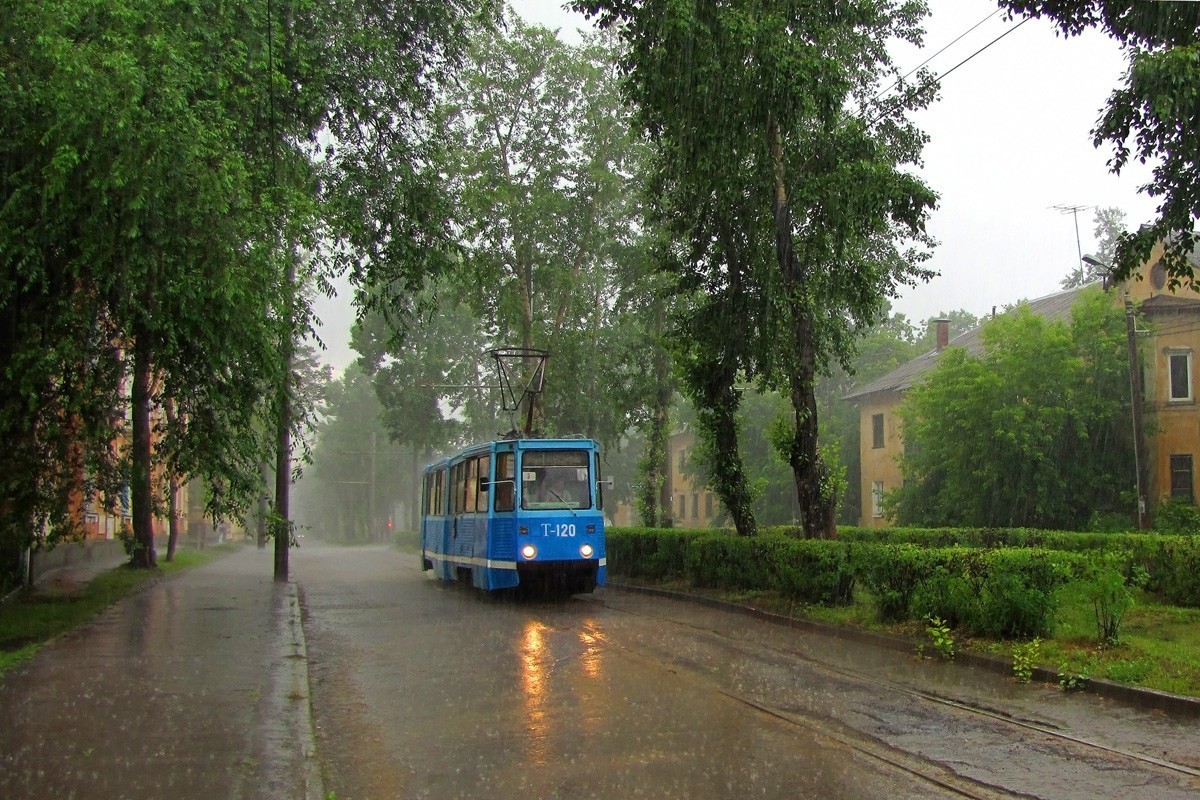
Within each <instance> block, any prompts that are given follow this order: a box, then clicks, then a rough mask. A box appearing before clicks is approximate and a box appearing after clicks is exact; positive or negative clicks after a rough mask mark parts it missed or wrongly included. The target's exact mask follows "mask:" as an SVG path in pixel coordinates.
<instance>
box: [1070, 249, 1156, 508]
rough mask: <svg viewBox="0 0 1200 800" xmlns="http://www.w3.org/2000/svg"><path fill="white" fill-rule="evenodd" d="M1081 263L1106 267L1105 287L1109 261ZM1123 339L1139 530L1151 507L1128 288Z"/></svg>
mask: <svg viewBox="0 0 1200 800" xmlns="http://www.w3.org/2000/svg"><path fill="white" fill-rule="evenodd" d="M1083 263H1085V264H1088V265H1090V266H1093V267H1100V268H1101V269H1103V270H1104V271H1105V273H1106V276H1105V278H1104V287H1105V289H1107V288H1108V287H1109V285H1110V280H1111V276H1112V265H1111V264H1108V263H1106V262H1104V261H1101V260H1100V259H1099V258H1097V257H1096V256H1093V255H1086V256H1084V257H1083ZM1125 342H1126V349H1127V350H1128V354H1129V395H1130V406H1131V416H1132V417H1133V471H1134V473H1135V478H1136V482H1137V484H1136V485H1137V519H1138V530H1139V531H1144V530H1148V529H1149V528H1150V508H1149V504H1148V503H1147V501H1146V484H1147V482H1148V481H1147V479H1146V442H1145V437H1144V436H1143V435H1142V404H1143V401H1144V399H1145V397H1144V395H1145V393H1144V392H1143V391H1142V370H1141V364H1140V362H1139V360H1138V350H1137V314H1136V311H1135V310H1134V307H1133V300H1132V299H1131V298H1130V297H1129V290H1128V289H1126V290H1125Z"/></svg>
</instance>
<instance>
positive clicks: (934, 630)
mask: <svg viewBox="0 0 1200 800" xmlns="http://www.w3.org/2000/svg"><path fill="white" fill-rule="evenodd" d="M925 621H926V622H927V623H929V624H928V625H927V626H926V627H925V633H926V634H927V635H928V636H929V638H930V640H931V641H932V642H933V649H934V651H935V652H936V653H937V654H938V657H939V658H941V659H943V660H945V661H952V660H953V659H954V635H953V634H952V633H951V632H950V626H949V625H947V624H946V622H945V621H944V620H942V619H941V618H939V617H926V619H925Z"/></svg>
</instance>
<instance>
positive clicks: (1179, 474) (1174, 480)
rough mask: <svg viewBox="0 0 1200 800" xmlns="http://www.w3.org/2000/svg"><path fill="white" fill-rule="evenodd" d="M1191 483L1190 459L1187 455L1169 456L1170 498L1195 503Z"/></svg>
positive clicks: (1194, 494)
mask: <svg viewBox="0 0 1200 800" xmlns="http://www.w3.org/2000/svg"><path fill="white" fill-rule="evenodd" d="M1193 486H1194V484H1193V482H1192V457H1191V455H1190V454H1188V455H1175V456H1171V497H1173V498H1175V499H1178V500H1185V501H1187V502H1189V503H1194V502H1196V493H1195V491H1194V490H1193V488H1192V487H1193Z"/></svg>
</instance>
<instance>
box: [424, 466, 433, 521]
mask: <svg viewBox="0 0 1200 800" xmlns="http://www.w3.org/2000/svg"><path fill="white" fill-rule="evenodd" d="M433 476H434V473H432V472H427V473H425V486H424V502H423V503H422V504H421V508H422V511H423V513H424V514H425V516H429V515H431V514H432V513H433Z"/></svg>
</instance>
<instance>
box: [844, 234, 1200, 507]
mask: <svg viewBox="0 0 1200 800" xmlns="http://www.w3.org/2000/svg"><path fill="white" fill-rule="evenodd" d="M1161 255H1162V251H1161V248H1158V249H1156V250H1155V252H1154V253H1153V254H1152V255H1151V258H1150V259H1149V260H1148V261H1147V262H1146V264H1145V265H1143V267H1142V269H1141V270H1140V271H1139V275H1140V277H1141V280H1138V279H1137V278H1135V279H1133V280H1130V281H1126V282H1125V283H1122V284H1119V285H1116V286H1113V287H1109V288H1107V289H1106V290H1107V291H1108V292H1109V293H1110V294H1112V297H1113V302H1115V303H1120V304H1123V303H1124V301H1125V297H1126V295H1127V294H1128V296H1129V298H1130V299H1131V300H1132V301H1133V302H1134V304H1135V306H1136V307H1137V309H1138V319H1139V328H1142V327H1146V328H1148V329H1149V334H1148V335H1146V336H1139V339H1138V346H1139V350H1140V353H1141V360H1142V375H1143V385H1144V391H1145V412H1146V419H1145V424H1144V426H1143V427H1144V429H1145V430H1146V431H1147V435H1146V445H1147V461H1148V464H1149V469H1148V470H1147V472H1148V477H1149V486H1148V489H1147V496H1148V497H1149V499H1150V504H1151V506H1153V505H1155V504H1156V503H1158V502H1160V501H1161V500H1162V499H1164V498H1168V497H1174V498H1178V499H1183V500H1186V501H1188V502H1195V496H1196V492H1195V485H1196V483H1195V463H1196V458H1197V455H1198V454H1200V405H1198V404H1197V390H1196V385H1195V384H1196V381H1195V375H1196V373H1195V368H1196V364H1195V360H1196V359H1195V354H1196V353H1200V296H1197V295H1196V293H1195V292H1193V291H1191V290H1188V289H1179V290H1178V291H1172V290H1171V289H1170V288H1169V287H1168V286H1167V280H1166V273H1165V270H1164V269H1163V267H1162V265H1161V264H1160V263H1159V262H1160V258H1161ZM1193 264H1194V266H1195V268H1196V269H1197V271H1200V263H1197V262H1196V259H1195V256H1193ZM1093 285H1094V284H1093ZM1085 288H1086V287H1085ZM1081 291H1082V289H1069V290H1066V291H1063V292H1058V293H1056V294H1052V295H1049V296H1047V297H1042V298H1039V299H1037V300H1032V301H1029V302H1028V303H1025V304H1024V305H1026V306H1027V307H1028V308H1029V310H1030V311H1032V312H1033V313H1034V314H1036V315H1038V316H1040V317H1042V318H1043V319H1046V320H1048V321H1068V320H1070V316H1071V308H1072V306H1073V305H1074V303H1075V300H1076V299H1077V298H1078V296H1079V293H1080V292H1081ZM937 325H938V330H937V345H936V347H935V348H934V349H933V350H931V351H930V352H928V353H925V354H924V355H921V356H918V357H917V358H914V359H913V360H912V361H909V362H907V363H905V364H902V365H901V366H899V367H897V368H896V369H894V370H892V371H891V372H889V373H888V374H886V375H884V376H882V377H880V378H878V379H876V380H873V381H871V382H870V383H867V384H866V385H864V386H861V387H859V388H858V389H856V390H854V391H853V392H851V393H850V394H848V395H846V397H845V399H847V400H850V401H853V402H855V403H857V404H858V407H859V426H860V427H859V430H860V433H861V439H860V445H859V448H860V461H861V464H862V469H861V475H860V480H861V487H862V497H863V513H862V519H861V521H860V524H861V525H862V526H863V527H884V526H887V525H889V524H890V523H889V521H888V520H887V519H886V518H885V517H884V515H883V508H882V500H883V496H884V494H886V493H887V492H888V491H890V490H892V489H895V488H898V487H899V486H900V485H901V482H902V477H901V474H900V456H901V455H902V454H903V453H904V447H905V442H904V436H903V431H901V430H900V419H899V416H898V414H897V409H898V408H899V406H900V403H901V401H902V400H903V399H904V395H905V393H906V392H907V391H908V390H909V389H911V388H912V387H913V386H915V385H916V384H918V383H920V382H921V381H922V380H924V379H925V376H926V375H927V374H928V373H929V372H930V371H931V370H932V369H933V367H934V366H935V365H936V364H937V359H938V357H939V356H940V355H941V353H942V352H943V351H944V350H945V349H946V348H948V347H961V348H964V349H966V350H967V352H968V353H970V354H971V355H976V356H978V355H982V354H983V340H982V337H981V335H980V329H979V328H975V329H974V330H971V331H966V332H962V333H958V334H957V335H955V332H953V331H950V330H949V323H948V322H947V321H946V320H939V321H938V322H937Z"/></svg>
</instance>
